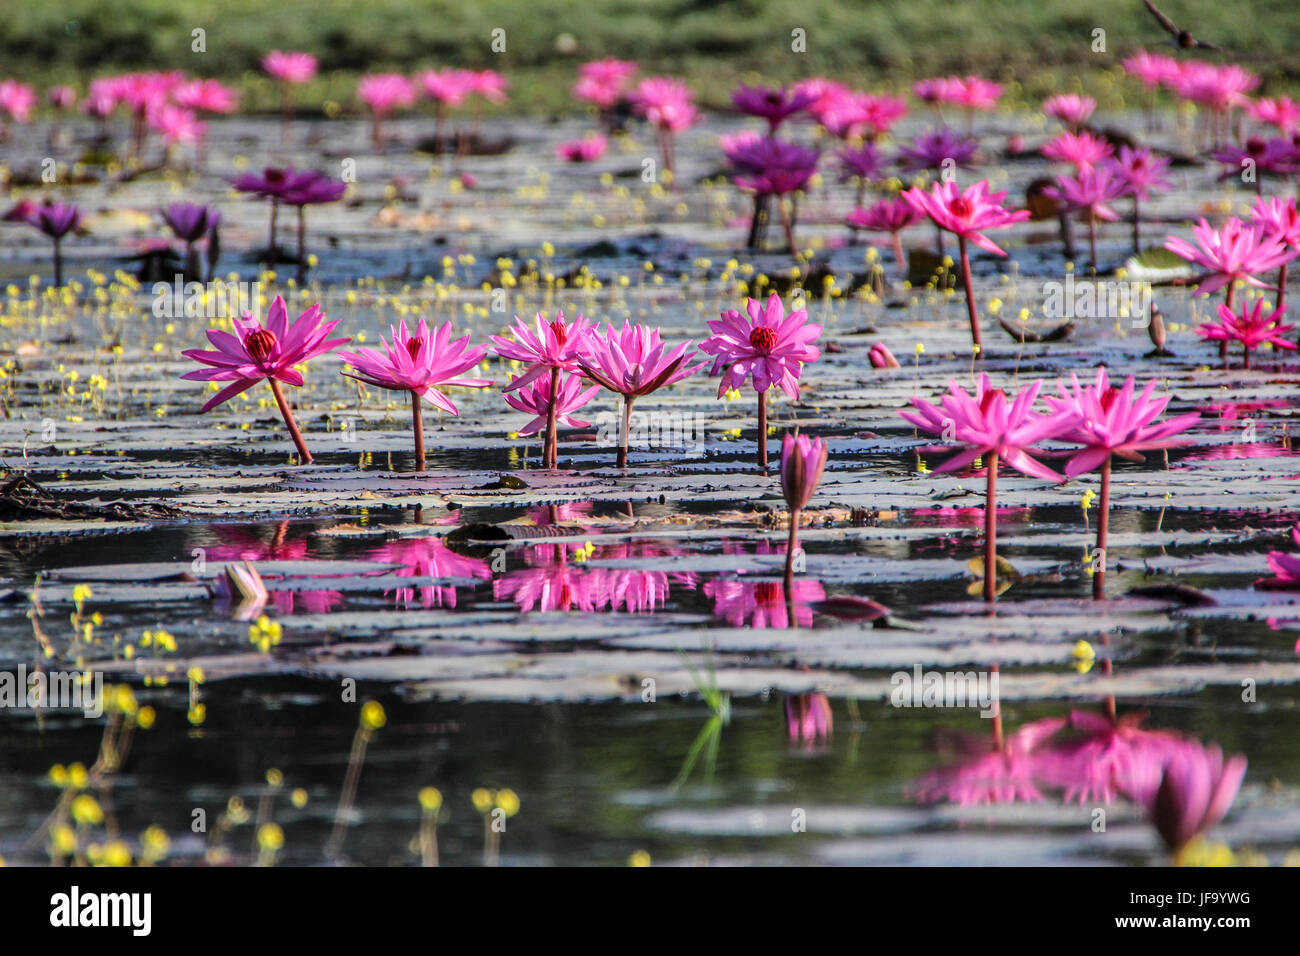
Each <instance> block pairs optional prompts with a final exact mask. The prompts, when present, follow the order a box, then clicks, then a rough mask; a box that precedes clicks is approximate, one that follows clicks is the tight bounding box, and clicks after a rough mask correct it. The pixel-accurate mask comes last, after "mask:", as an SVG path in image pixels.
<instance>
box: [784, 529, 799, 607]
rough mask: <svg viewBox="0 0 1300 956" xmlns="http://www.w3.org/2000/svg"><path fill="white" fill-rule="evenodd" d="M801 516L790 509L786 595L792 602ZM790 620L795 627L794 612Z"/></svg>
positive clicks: (786, 555)
mask: <svg viewBox="0 0 1300 956" xmlns="http://www.w3.org/2000/svg"><path fill="white" fill-rule="evenodd" d="M799 516H800V509H798V508H791V509H790V537H789V540H788V541H787V542H786V546H785V594H786V597H787V598H789V599H790V600H791V601H793V599H794V556H795V553H796V552H797V551H798V550H799ZM790 620H791V624H792V626H793V622H794V612H793V610H792V611H791V613H790Z"/></svg>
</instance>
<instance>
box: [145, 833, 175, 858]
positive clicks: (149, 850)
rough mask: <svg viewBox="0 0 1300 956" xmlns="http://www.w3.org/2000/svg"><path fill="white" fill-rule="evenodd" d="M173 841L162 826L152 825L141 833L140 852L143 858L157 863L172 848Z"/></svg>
mask: <svg viewBox="0 0 1300 956" xmlns="http://www.w3.org/2000/svg"><path fill="white" fill-rule="evenodd" d="M171 845H172V841H171V840H170V839H169V838H168V836H167V833H166V831H165V830H163V828H162V827H160V826H156V825H155V826H151V827H150V828H149V829H147V830H145V831H144V833H142V834H140V853H141V856H142V858H143V859H145V860H147V861H149V862H150V863H157V862H158V861H159V860H161V859H163V858H164V857H166V856H167V853H168V851H169V850H170V849H171Z"/></svg>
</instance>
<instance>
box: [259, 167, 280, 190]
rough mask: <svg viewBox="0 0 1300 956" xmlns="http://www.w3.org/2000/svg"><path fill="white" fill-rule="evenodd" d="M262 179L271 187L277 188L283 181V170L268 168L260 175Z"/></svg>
mask: <svg viewBox="0 0 1300 956" xmlns="http://www.w3.org/2000/svg"><path fill="white" fill-rule="evenodd" d="M262 178H263V179H265V180H266V181H267V182H268V183H270V184H271V185H273V186H279V185H280V184H281V183H283V182H284V180H285V175H284V170H283V169H276V168H275V167H274V166H269V167H267V169H266V171H265V172H264V173H262Z"/></svg>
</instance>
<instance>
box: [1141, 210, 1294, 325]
mask: <svg viewBox="0 0 1300 956" xmlns="http://www.w3.org/2000/svg"><path fill="white" fill-rule="evenodd" d="M1192 235H1193V236H1194V237H1195V239H1196V244H1195V245H1193V244H1192V243H1190V242H1188V241H1187V240H1186V239H1181V238H1178V237H1176V236H1171V237H1169V238H1168V239H1166V240H1165V248H1166V249H1168V250H1169V251H1170V252H1172V253H1173V254H1174V255H1176V256H1179V257H1180V258H1183V259H1186V260H1187V261H1188V262H1190V263H1191V264H1192V265H1194V266H1199V267H1200V268H1202V269H1204V270H1205V271H1206V272H1207V273H1208V275H1207V276H1206V277H1205V278H1204V279H1202V280H1201V282H1200V283H1199V284H1198V285H1197V291H1198V292H1203V293H1205V294H1207V295H1208V294H1209V293H1211V292H1215V291H1217V290H1219V289H1224V288H1226V289H1227V290H1228V295H1229V298H1228V299H1227V300H1225V304H1226V305H1228V306H1231V305H1232V300H1231V291H1232V286H1233V283H1236V282H1244V283H1245V284H1247V285H1253V286H1255V287H1256V288H1264V287H1265V283H1264V282H1263V281H1261V280H1260V279H1258V278H1256V274H1257V273H1260V272H1265V271H1267V270H1269V269H1274V268H1276V267H1277V266H1279V265H1281V264H1282V263H1283V262H1285V261H1286V260H1287V259H1289V258H1290V257H1291V252H1290V250H1288V249H1286V248H1285V247H1284V245H1283V243H1282V242H1281V240H1279V239H1278V238H1277V236H1276V235H1273V234H1272V233H1270V232H1268V230H1267V229H1266V228H1265V227H1264V226H1262V225H1254V226H1250V225H1247V224H1246V223H1244V222H1242V221H1241V220H1240V219H1238V218H1237V217H1236V216H1233V217H1232V218H1231V219H1229V220H1228V221H1227V222H1225V223H1224V224H1223V228H1222V229H1215V228H1213V227H1212V226H1211V225H1210V224H1209V223H1208V222H1206V221H1205V220H1204V219H1200V220H1198V221H1197V223H1196V226H1195V227H1194V228H1193V229H1192Z"/></svg>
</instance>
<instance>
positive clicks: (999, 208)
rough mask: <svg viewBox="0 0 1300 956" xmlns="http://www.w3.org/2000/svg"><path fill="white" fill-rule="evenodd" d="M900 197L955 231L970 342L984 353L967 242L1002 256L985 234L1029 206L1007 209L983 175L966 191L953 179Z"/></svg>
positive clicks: (1025, 213)
mask: <svg viewBox="0 0 1300 956" xmlns="http://www.w3.org/2000/svg"><path fill="white" fill-rule="evenodd" d="M901 195H902V197H903V199H904V200H906V201H907V203H908V204H909V205H910V206H911V207H912V208H913V209H915V210H916V211H917V212H919V213H920V214H922V215H924V216H929V217H930V218H931V219H932V220H933V221H934V224H935V225H936V226H938V227H939V228H940V229H942V230H945V231H947V232H952V233H956V235H957V241H958V243H959V245H960V247H961V270H962V281H963V283H964V284H965V286H966V310H967V312H968V313H969V317H970V334H971V344H972V345H973V346H974V347H975V350H976V352H979V353H983V345H982V343H981V342H980V325H979V315H978V313H977V312H976V311H975V283H974V281H973V280H972V278H971V272H970V254H969V250H968V249H967V248H966V243H967V242H968V241H969V242H973V243H975V245H977V246H979V247H980V248H981V249H983V250H985V251H986V252H991V253H993V254H994V255H996V256H1005V255H1006V253H1005V252H1003V251H1002V250H1001V249H999V248H998V246H997V245H996V244H995V243H994V242H993V240H991V239H989V238H988V236H986V235H984V232H985V231H986V230H989V229H1003V228H1006V227H1007V226H1010V225H1013V224H1014V223H1017V222H1024V221H1025V220H1026V219H1028V218H1029V215H1030V213H1029V210H1028V209H1018V210H1014V211H1013V210H1010V209H1007V208H1005V207H1004V206H1003V205H1002V201H1003V200H1004V199H1006V196H1007V194H1006V193H1005V192H997V193H990V192H989V182H988V180H987V179H982V180H980V181H979V182H977V183H975V184H974V185H972V186H971V187H969V188H968V189H966V190H965V191H963V190H962V189H961V188H960V187H959V186H958V185H957V183H956V181H955V180H949V181H948V182H940V183H935V184H934V185H933V186H931V187H930V191H929V192H928V193H927V192H924V191H923V190H922V189H921V188H920V187H915V188H913V189H909V190H907V191H906V192H904V193H902V194H901Z"/></svg>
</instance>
